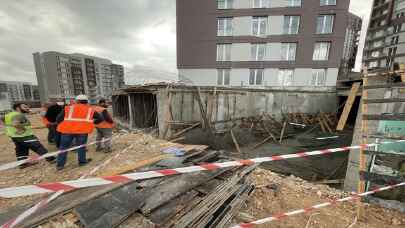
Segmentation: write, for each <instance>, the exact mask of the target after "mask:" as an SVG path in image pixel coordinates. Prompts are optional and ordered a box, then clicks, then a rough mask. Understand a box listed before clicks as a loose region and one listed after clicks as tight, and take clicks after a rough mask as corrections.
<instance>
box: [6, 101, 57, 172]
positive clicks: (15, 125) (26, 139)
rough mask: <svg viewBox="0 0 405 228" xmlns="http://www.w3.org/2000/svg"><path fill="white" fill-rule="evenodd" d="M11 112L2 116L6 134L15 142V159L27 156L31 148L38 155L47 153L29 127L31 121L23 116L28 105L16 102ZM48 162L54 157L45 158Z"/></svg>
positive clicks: (27, 110) (26, 111)
mask: <svg viewBox="0 0 405 228" xmlns="http://www.w3.org/2000/svg"><path fill="white" fill-rule="evenodd" d="M13 110H14V111H13V112H10V113H8V114H7V115H6V116H5V117H4V124H5V125H6V134H7V136H8V137H10V138H11V140H12V141H13V142H14V144H15V152H16V157H17V160H24V159H26V158H28V155H29V150H30V149H31V150H33V151H34V152H35V153H37V154H38V155H44V154H46V153H48V150H47V149H46V148H45V147H44V146H43V145H42V144H41V143H40V142H39V140H38V138H37V137H36V136H35V135H34V133H33V131H32V129H31V123H30V121H29V120H28V119H27V117H26V116H25V114H27V113H29V112H30V109H29V107H28V106H27V105H26V104H24V103H16V104H14V105H13ZM46 160H47V161H48V162H52V161H54V160H55V157H48V158H46ZM30 165H31V164H22V165H20V168H21V169H23V168H26V167H28V166H30Z"/></svg>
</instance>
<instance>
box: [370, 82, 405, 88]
mask: <svg viewBox="0 0 405 228" xmlns="http://www.w3.org/2000/svg"><path fill="white" fill-rule="evenodd" d="M385 88H386V89H392V88H405V83H404V82H401V83H392V84H381V85H369V86H363V89H385Z"/></svg>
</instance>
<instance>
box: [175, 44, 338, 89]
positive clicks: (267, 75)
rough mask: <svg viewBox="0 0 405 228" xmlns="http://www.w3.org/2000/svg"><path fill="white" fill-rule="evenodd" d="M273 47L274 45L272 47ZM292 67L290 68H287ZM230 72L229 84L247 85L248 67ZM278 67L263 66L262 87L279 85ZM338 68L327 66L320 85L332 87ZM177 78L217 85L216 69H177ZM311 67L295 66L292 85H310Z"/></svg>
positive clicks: (196, 83) (188, 82) (194, 83)
mask: <svg viewBox="0 0 405 228" xmlns="http://www.w3.org/2000/svg"><path fill="white" fill-rule="evenodd" d="M272 48H274V47H272ZM287 69H292V68H287ZM230 71H231V73H230V85H229V86H248V85H249V75H250V69H248V68H232V69H231V70H230ZM278 71H279V69H278V68H265V69H264V78H263V84H262V85H261V86H262V87H265V86H270V87H274V86H281V85H280V84H279V81H278ZM338 72H339V69H337V68H328V70H327V76H326V83H325V85H324V86H318V87H319V88H321V87H334V86H336V80H337V76H338ZM179 75H180V76H179V79H180V80H181V81H184V82H185V83H187V84H191V85H201V86H203V85H209V86H216V85H217V69H179ZM311 81H312V69H311V68H296V69H294V80H293V83H292V85H291V86H292V87H308V86H311Z"/></svg>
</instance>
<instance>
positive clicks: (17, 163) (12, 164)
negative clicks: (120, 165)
mask: <svg viewBox="0 0 405 228" xmlns="http://www.w3.org/2000/svg"><path fill="white" fill-rule="evenodd" d="M120 136H121V134H118V135H116V136H113V137H111V138H104V139H102V140H99V141H94V142H91V143H87V144H83V145H78V146H74V147H71V148H69V149H66V150H58V151H55V152H51V153H46V154H44V155H42V156H33V157H28V158H27V159H24V160H19V161H14V162H10V163H7V164H3V165H0V171H4V170H8V169H12V168H16V167H18V166H20V165H22V164H25V163H31V162H36V161H40V160H43V159H46V158H49V157H54V156H57V155H58V154H61V153H66V152H69V151H74V150H77V149H80V148H82V147H86V146H90V145H94V144H96V143H99V142H105V141H108V140H112V139H114V138H116V137H120Z"/></svg>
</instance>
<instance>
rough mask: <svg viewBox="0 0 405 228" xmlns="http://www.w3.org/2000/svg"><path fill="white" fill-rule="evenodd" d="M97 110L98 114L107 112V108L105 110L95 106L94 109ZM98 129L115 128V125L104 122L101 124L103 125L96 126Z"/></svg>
mask: <svg viewBox="0 0 405 228" xmlns="http://www.w3.org/2000/svg"><path fill="white" fill-rule="evenodd" d="M93 108H94V109H95V110H96V112H98V113H100V114H101V113H102V112H104V110H106V108H103V107H101V106H94V107H93ZM96 127H97V128H113V127H114V123H109V122H107V121H105V120H104V121H103V122H101V123H99V124H96Z"/></svg>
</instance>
